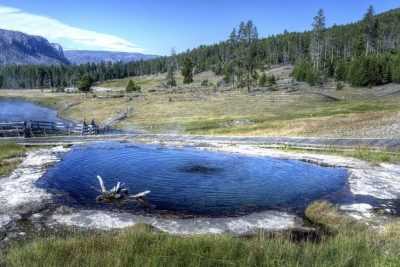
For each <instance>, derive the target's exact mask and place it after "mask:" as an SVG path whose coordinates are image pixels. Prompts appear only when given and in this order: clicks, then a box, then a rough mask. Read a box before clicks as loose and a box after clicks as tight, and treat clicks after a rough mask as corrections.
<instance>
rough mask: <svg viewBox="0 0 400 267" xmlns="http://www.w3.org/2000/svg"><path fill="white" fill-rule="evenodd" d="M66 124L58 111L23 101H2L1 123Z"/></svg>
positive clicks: (0, 103)
mask: <svg viewBox="0 0 400 267" xmlns="http://www.w3.org/2000/svg"><path fill="white" fill-rule="evenodd" d="M30 120H32V121H49V122H66V120H63V119H61V118H60V117H58V114H57V111H56V110H54V109H51V108H47V107H43V106H40V105H38V104H35V103H32V102H29V101H25V100H21V99H0V122H16V121H30Z"/></svg>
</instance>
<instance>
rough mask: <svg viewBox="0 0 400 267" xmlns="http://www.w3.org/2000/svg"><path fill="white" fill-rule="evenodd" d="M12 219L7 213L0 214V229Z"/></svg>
mask: <svg viewBox="0 0 400 267" xmlns="http://www.w3.org/2000/svg"><path fill="white" fill-rule="evenodd" d="M11 221H12V219H11V217H10V216H9V215H7V214H0V229H1V228H2V227H4V226H6V225H7V224H9V223H10V222H11Z"/></svg>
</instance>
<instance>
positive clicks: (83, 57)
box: [64, 50, 158, 65]
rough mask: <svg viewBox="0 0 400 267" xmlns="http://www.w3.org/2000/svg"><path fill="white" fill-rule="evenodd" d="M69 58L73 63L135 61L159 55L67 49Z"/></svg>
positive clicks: (66, 54) (66, 53) (66, 52)
mask: <svg viewBox="0 0 400 267" xmlns="http://www.w3.org/2000/svg"><path fill="white" fill-rule="evenodd" d="M64 54H65V56H66V57H67V58H68V60H69V61H70V62H71V63H73V64H77V65H79V64H85V63H101V62H113V63H114V62H133V61H140V60H149V59H155V58H157V57H158V56H155V55H145V54H141V53H127V52H112V51H87V50H67V51H65V52H64Z"/></svg>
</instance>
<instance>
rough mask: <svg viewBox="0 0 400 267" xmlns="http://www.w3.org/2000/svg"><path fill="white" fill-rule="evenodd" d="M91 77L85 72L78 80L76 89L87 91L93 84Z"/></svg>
mask: <svg viewBox="0 0 400 267" xmlns="http://www.w3.org/2000/svg"><path fill="white" fill-rule="evenodd" d="M93 82H94V81H93V79H92V77H91V76H90V75H89V74H85V75H83V76H82V77H81V79H80V80H79V82H78V89H79V91H82V92H89V91H90V89H91V88H92V85H93Z"/></svg>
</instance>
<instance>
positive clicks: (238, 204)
mask: <svg viewBox="0 0 400 267" xmlns="http://www.w3.org/2000/svg"><path fill="white" fill-rule="evenodd" d="M97 175H100V176H102V177H103V179H104V183H105V185H106V187H107V188H111V187H112V186H114V185H116V184H117V182H121V183H124V184H125V187H126V188H128V189H129V192H130V193H132V194H135V193H138V192H141V191H145V190H150V191H151V193H150V195H148V198H147V200H148V202H149V203H150V204H151V206H152V208H151V209H146V212H150V213H152V212H156V213H157V212H171V213H173V214H182V215H195V216H212V217H223V216H237V215H243V214H248V213H251V212H255V211H264V210H292V211H302V210H304V207H305V206H306V205H307V204H309V203H310V202H311V201H313V200H317V199H321V198H324V197H327V196H329V195H331V194H334V193H336V192H340V191H342V190H343V189H344V188H345V185H346V182H347V176H348V173H347V171H346V170H345V169H342V168H330V167H322V166H319V165H314V164H310V163H306V162H302V161H297V160H283V159H275V158H270V157H250V156H244V155H236V154H225V153H216V152H208V151H202V150H198V149H191V148H181V149H178V148H166V147H159V146H151V145H132V144H124V143H96V144H90V145H83V146H78V147H75V148H73V149H72V151H71V152H69V153H67V154H65V155H64V156H63V159H62V161H61V162H59V163H58V164H56V165H55V166H53V167H51V168H50V169H49V170H48V171H47V172H46V174H45V175H44V176H43V177H42V178H41V179H39V180H38V181H37V182H36V185H37V186H39V187H41V188H45V189H46V190H47V191H49V192H51V193H53V194H54V196H55V200H56V201H57V202H60V203H62V204H63V205H69V206H73V207H75V208H82V209H109V210H123V211H125V212H132V213H137V212H140V211H143V209H144V208H143V207H142V206H140V205H136V204H135V203H125V204H124V205H106V204H100V203H96V197H97V196H98V195H99V192H98V190H99V184H98V181H97V179H96V176H97Z"/></svg>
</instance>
